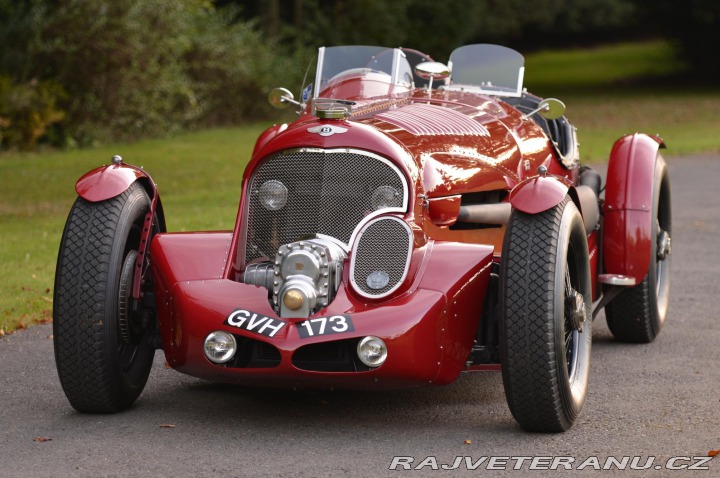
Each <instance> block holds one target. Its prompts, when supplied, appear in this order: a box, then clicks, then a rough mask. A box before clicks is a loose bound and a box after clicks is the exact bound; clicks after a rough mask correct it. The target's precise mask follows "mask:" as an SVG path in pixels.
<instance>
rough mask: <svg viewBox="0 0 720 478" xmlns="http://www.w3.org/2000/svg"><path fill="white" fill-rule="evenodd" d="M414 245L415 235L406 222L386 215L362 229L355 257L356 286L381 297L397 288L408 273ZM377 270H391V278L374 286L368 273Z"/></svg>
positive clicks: (383, 271)
mask: <svg viewBox="0 0 720 478" xmlns="http://www.w3.org/2000/svg"><path fill="white" fill-rule="evenodd" d="M411 246H412V236H411V233H410V231H409V230H408V229H407V227H406V226H405V225H404V223H403V222H401V221H398V220H395V219H391V218H382V219H379V220H378V221H376V222H372V223H370V224H369V225H368V226H367V227H366V228H365V229H363V230H362V235H361V236H360V238H359V240H358V242H357V244H356V245H355V248H354V249H355V251H354V254H353V257H352V261H353V265H352V274H353V279H354V282H355V285H356V287H357V288H358V289H360V291H361V292H362V293H363V294H365V295H367V296H370V297H373V296H375V297H381V296H384V295H386V294H388V293H389V292H391V291H393V290H394V289H396V288H397V286H399V284H400V283H401V282H402V281H403V279H404V278H405V274H406V273H407V266H408V260H409V256H408V252H409V251H410V247H411ZM373 272H381V273H384V274H387V277H388V278H389V280H388V282H387V284H386V285H385V286H384V287H381V288H378V289H373V288H371V287H370V286H369V285H368V283H367V282H368V280H367V279H368V276H369V275H370V274H372V273H373Z"/></svg>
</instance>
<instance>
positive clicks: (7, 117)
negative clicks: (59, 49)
mask: <svg viewBox="0 0 720 478" xmlns="http://www.w3.org/2000/svg"><path fill="white" fill-rule="evenodd" d="M65 97H66V95H65V91H64V90H63V89H62V87H60V86H59V85H58V84H57V83H55V82H52V81H34V80H33V81H30V82H28V83H22V84H17V83H14V82H13V80H12V79H11V78H9V77H6V76H0V145H2V146H4V147H11V148H20V149H32V148H34V147H35V145H36V144H37V142H38V140H39V139H40V138H41V137H43V136H44V135H45V134H46V133H47V132H48V128H49V127H50V126H51V125H53V124H55V123H58V122H59V121H61V120H62V119H63V118H65V112H64V111H63V110H61V109H60V108H59V107H58V103H59V102H60V101H62V100H63V99H64V98H65Z"/></svg>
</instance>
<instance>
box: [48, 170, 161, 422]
mask: <svg viewBox="0 0 720 478" xmlns="http://www.w3.org/2000/svg"><path fill="white" fill-rule="evenodd" d="M149 207H150V200H149V198H148V196H147V193H146V192H145V190H144V189H143V188H142V187H141V186H139V185H138V184H137V183H135V184H133V185H131V186H130V188H129V189H128V190H127V191H125V192H124V193H122V194H121V195H119V196H117V197H114V198H112V199H108V200H106V201H102V202H97V203H92V202H88V201H85V200H84V199H82V198H78V199H77V200H76V201H75V204H74V205H73V207H72V210H71V211H70V215H69V217H68V220H67V223H66V225H65V230H64V232H63V237H62V241H61V243H60V252H59V254H58V262H57V269H56V272H55V292H54V301H53V302H54V303H53V341H54V345H55V362H56V366H57V371H58V375H59V377H60V383H61V384H62V388H63V390H64V392H65V395H66V396H67V398H68V400H69V401H70V404H71V405H72V406H73V407H74V408H75V409H76V410H78V411H80V412H85V413H114V412H118V411H120V410H123V409H126V408H128V407H130V406H131V405H132V404H133V402H134V401H135V400H136V399H137V397H138V396H139V395H140V393H141V392H142V390H143V388H144V387H145V383H146V382H147V378H148V375H149V373H150V368H151V366H152V361H153V356H154V354H155V347H154V346H153V337H154V333H155V324H154V320H148V317H147V316H143V315H142V314H141V311H142V309H141V308H138V307H135V306H136V305H137V304H133V301H132V298H131V295H132V277H133V273H132V272H133V266H134V259H135V258H136V257H137V252H136V250H137V247H138V245H139V243H140V233H141V231H142V227H143V222H144V218H145V215H146V213H147V211H148V209H149Z"/></svg>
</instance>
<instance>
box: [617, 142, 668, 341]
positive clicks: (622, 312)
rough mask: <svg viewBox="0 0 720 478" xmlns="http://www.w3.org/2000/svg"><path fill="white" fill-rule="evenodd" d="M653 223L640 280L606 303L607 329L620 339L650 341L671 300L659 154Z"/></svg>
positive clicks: (663, 178)
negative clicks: (663, 249)
mask: <svg viewBox="0 0 720 478" xmlns="http://www.w3.org/2000/svg"><path fill="white" fill-rule="evenodd" d="M652 217H653V218H654V220H653V223H652V225H653V227H652V236H651V237H652V238H653V240H651V241H650V243H651V246H650V267H649V269H648V273H647V275H645V278H644V279H643V281H642V282H641V283H640V284H638V285H636V286H635V287H632V288H629V289H625V290H624V291H622V292H621V293H620V294H619V295H618V296H617V297H615V298H614V299H613V300H611V301H610V302H609V303H608V304H607V305H606V306H605V319H606V320H607V324H608V328H609V329H610V332H612V334H613V335H614V336H615V338H616V339H617V340H619V341H620V342H629V343H650V342H652V341H653V340H655V337H657V336H658V334H659V333H660V330H661V329H662V327H663V325H664V324H665V318H666V316H667V310H668V304H669V303H670V257H671V254H670V251H669V250H667V251H666V254H665V256H664V258H660V257H659V255H658V245H659V243H660V242H662V240H661V236H662V235H663V233H667V238H670V237H671V236H672V213H671V204H670V177H669V175H668V172H667V166H666V165H665V161H664V160H663V158H662V156H660V155H658V161H657V163H656V166H655V178H654V182H653V209H652Z"/></svg>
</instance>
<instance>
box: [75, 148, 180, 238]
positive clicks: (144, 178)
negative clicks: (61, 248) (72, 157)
mask: <svg viewBox="0 0 720 478" xmlns="http://www.w3.org/2000/svg"><path fill="white" fill-rule="evenodd" d="M135 181H138V182H139V183H140V185H142V187H143V188H145V191H146V192H147V194H148V197H150V200H151V202H152V212H153V214H157V218H158V226H159V227H160V231H161V232H165V231H166V230H167V227H166V226H165V214H164V211H163V207H162V203H161V202H160V196H159V195H158V190H157V186H156V185H155V181H153V180H152V178H151V177H150V175H149V174H148V173H147V172H146V171H145V170H144V169H141V168H138V167H137V166H133V165H131V164H125V163H122V162H120V163H118V164H115V163H113V164H110V165H107V166H100V167H99V168H95V169H93V170H92V171H90V172H87V173H85V174H84V175H83V176H82V177H81V178H80V179H78V180H77V182H76V183H75V191H76V192H77V193H78V196H80V197H81V198H83V199H85V200H86V201H90V202H100V201H105V200H107V199H110V198H113V197H115V196H118V195H120V194H122V193H123V192H124V191H125V190H126V189H127V188H129V187H130V185H131V184H132V183H134V182H135Z"/></svg>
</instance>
